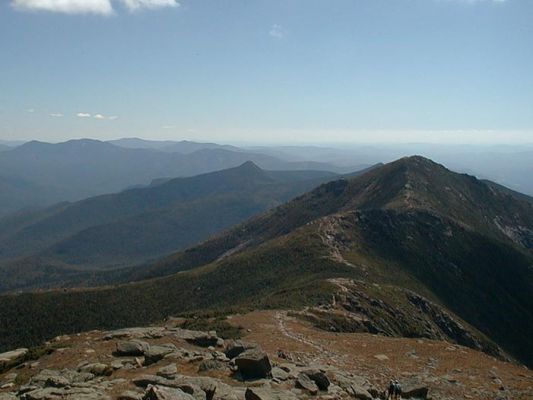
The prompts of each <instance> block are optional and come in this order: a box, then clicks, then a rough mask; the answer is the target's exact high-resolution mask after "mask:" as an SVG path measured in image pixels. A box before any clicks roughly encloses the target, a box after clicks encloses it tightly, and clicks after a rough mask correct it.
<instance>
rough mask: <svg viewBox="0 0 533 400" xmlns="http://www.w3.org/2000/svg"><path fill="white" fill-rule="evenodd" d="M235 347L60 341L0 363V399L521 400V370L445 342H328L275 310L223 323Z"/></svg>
mask: <svg viewBox="0 0 533 400" xmlns="http://www.w3.org/2000/svg"><path fill="white" fill-rule="evenodd" d="M227 321H228V322H229V323H231V324H232V325H234V326H238V327H240V328H241V332H242V333H243V338H242V339H240V340H228V339H222V338H221V337H219V336H218V335H217V334H216V332H214V331H192V330H187V329H183V328H182V327H181V323H183V320H182V319H170V320H169V321H167V322H166V323H165V324H164V325H162V326H153V327H139V328H129V329H120V330H116V331H108V332H102V331H91V332H86V333H80V334H75V335H69V336H60V337H57V338H55V339H54V340H52V341H50V342H48V343H47V344H46V345H45V346H44V347H43V348H40V349H18V350H15V351H12V352H9V353H4V354H0V400H18V399H22V400H55V399H67V400H69V399H71V400H98V399H102V400H154V399H155V400H157V399H159V400H174V399H176V400H182V399H184V400H191V399H196V400H272V399H277V400H292V399H324V400H326V399H327V400H335V399H362V400H372V399H378V398H383V390H384V389H385V387H386V385H387V382H388V380H389V379H391V378H397V379H399V380H400V382H401V383H402V385H403V390H404V396H403V398H406V399H407V398H411V399H415V398H416V399H429V398H431V399H434V400H445V399H446V400H448V399H449V400H451V399H480V400H481V399H500V400H504V399H508V400H511V399H513V400H515V399H519V400H526V399H531V398H533V373H532V371H530V370H528V369H526V368H525V367H521V366H518V365H514V364H511V363H508V362H502V361H499V360H496V359H495V358H492V357H490V356H487V355H486V354H483V353H481V352H478V351H474V350H471V349H468V348H464V347H461V346H458V345H452V344H450V343H447V342H439V341H430V340H421V339H397V338H396V339H395V338H387V337H384V336H379V335H370V334H340V333H335V332H327V331H323V330H319V329H316V328H314V327H313V326H312V325H311V324H309V323H308V322H305V321H303V320H301V319H300V318H298V317H297V315H296V314H294V315H293V313H291V312H286V311H255V312H251V313H248V314H238V315H232V316H229V317H228V319H227Z"/></svg>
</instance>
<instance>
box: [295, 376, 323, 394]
mask: <svg viewBox="0 0 533 400" xmlns="http://www.w3.org/2000/svg"><path fill="white" fill-rule="evenodd" d="M296 387H297V388H300V389H304V390H306V391H308V392H309V393H310V394H312V395H315V394H317V393H318V386H317V385H316V383H315V382H313V381H312V380H311V378H309V376H308V375H306V374H304V373H300V374H299V375H298V378H297V379H296Z"/></svg>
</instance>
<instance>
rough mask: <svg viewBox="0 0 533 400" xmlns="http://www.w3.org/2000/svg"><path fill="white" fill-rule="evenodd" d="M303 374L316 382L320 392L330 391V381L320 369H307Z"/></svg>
mask: <svg viewBox="0 0 533 400" xmlns="http://www.w3.org/2000/svg"><path fill="white" fill-rule="evenodd" d="M302 373H303V374H305V375H307V376H308V377H309V378H310V379H311V380H312V381H313V382H315V383H316V385H317V386H318V388H319V389H320V390H328V387H329V385H330V381H329V379H328V377H327V376H326V374H325V373H324V372H323V371H321V370H319V369H306V370H304V371H302Z"/></svg>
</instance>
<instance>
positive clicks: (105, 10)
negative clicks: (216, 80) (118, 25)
mask: <svg viewBox="0 0 533 400" xmlns="http://www.w3.org/2000/svg"><path fill="white" fill-rule="evenodd" d="M113 3H121V4H123V5H124V6H125V7H126V8H127V9H128V10H130V11H137V10H141V9H152V10H153V9H157V8H164V7H179V5H180V4H179V3H178V2H177V1H176V0H11V5H12V6H13V8H15V9H16V10H21V11H50V12H58V13H64V14H99V15H112V14H113V13H114V8H113Z"/></svg>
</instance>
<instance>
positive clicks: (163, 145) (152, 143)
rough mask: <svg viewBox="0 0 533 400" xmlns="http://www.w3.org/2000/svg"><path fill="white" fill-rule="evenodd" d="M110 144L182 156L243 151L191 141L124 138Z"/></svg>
mask: <svg viewBox="0 0 533 400" xmlns="http://www.w3.org/2000/svg"><path fill="white" fill-rule="evenodd" d="M108 143H111V144H114V145H115V146H119V147H125V148H128V149H152V150H160V151H166V152H169V153H181V154H190V153H194V152H195V151H198V150H205V149H209V150H215V149H222V150H230V151H243V150H242V149H240V148H239V147H236V146H230V145H221V144H217V143H200V142H192V141H190V140H180V141H172V140H145V139H139V138H122V139H116V140H109V141H108Z"/></svg>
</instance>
